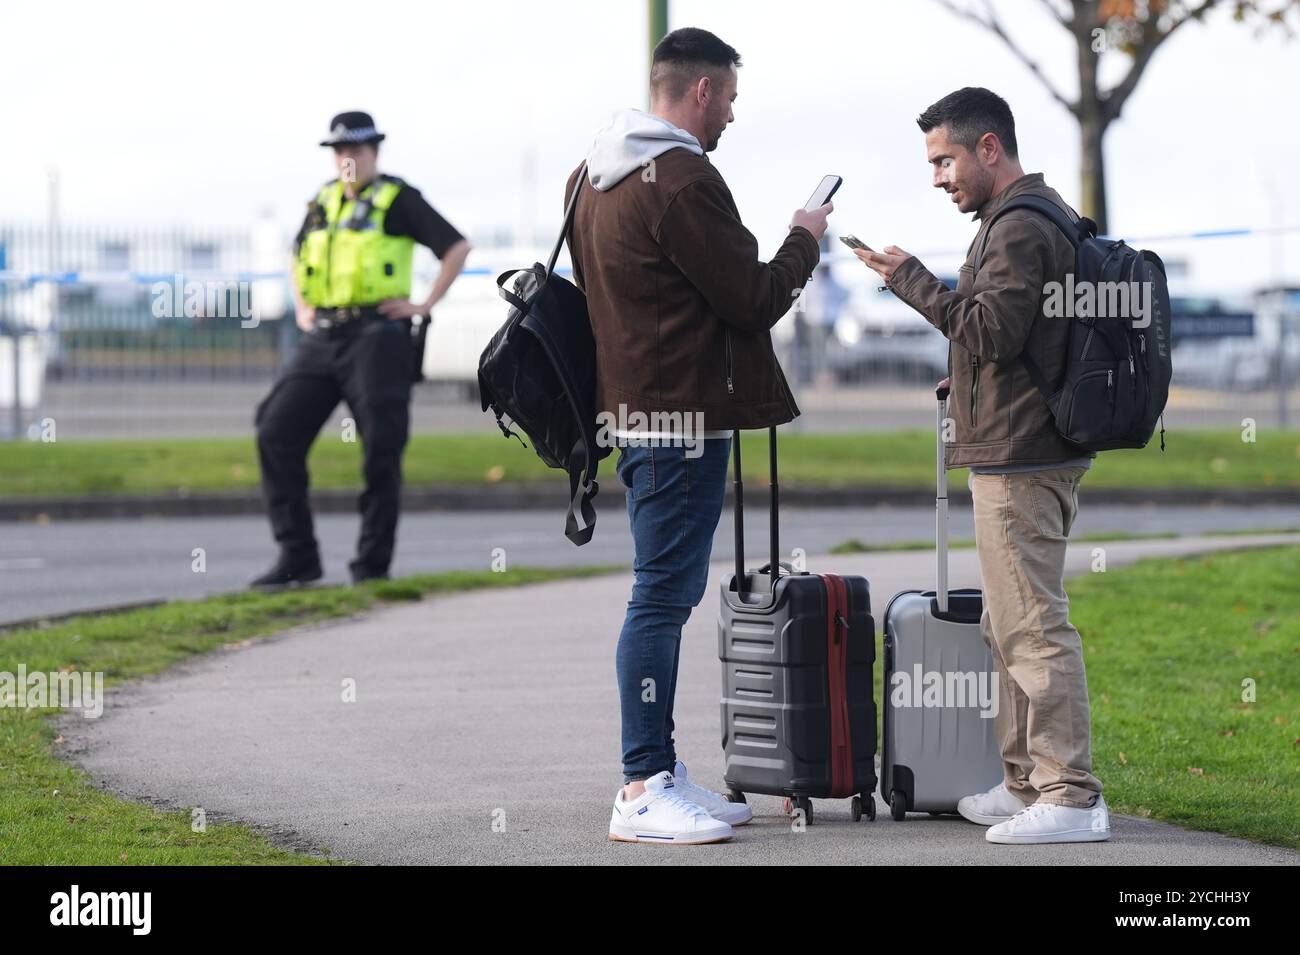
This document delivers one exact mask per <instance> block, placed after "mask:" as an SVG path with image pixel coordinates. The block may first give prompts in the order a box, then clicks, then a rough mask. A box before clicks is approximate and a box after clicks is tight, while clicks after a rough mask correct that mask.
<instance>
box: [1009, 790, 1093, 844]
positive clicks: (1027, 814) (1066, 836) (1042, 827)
mask: <svg viewBox="0 0 1300 955" xmlns="http://www.w3.org/2000/svg"><path fill="white" fill-rule="evenodd" d="M984 838H985V839H987V840H988V841H989V842H996V843H1000V844H1002V845H1031V844H1041V843H1048V842H1105V841H1106V840H1107V839H1109V838H1110V812H1109V811H1108V810H1107V809H1106V800H1105V799H1103V798H1102V797H1101V796H1098V797H1097V801H1096V802H1095V803H1094V804H1093V805H1092V806H1091V808H1088V809H1073V808H1071V807H1070V806H1058V805H1056V804H1055V803H1048V802H1036V803H1034V804H1033V805H1032V806H1027V807H1026V808H1024V809H1022V810H1021V811H1020V812H1018V813H1016V814H1015V815H1014V816H1012V817H1011V818H1010V819H1008V820H1007V821H1006V822H1000V823H998V824H997V825H996V826H994V827H993V828H991V829H989V831H988V832H986V833H984Z"/></svg>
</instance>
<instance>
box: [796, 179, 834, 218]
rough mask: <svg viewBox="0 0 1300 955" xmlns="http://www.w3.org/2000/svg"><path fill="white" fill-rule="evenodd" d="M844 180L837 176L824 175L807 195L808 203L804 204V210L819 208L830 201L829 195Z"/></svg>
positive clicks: (809, 210) (832, 193)
mask: <svg viewBox="0 0 1300 955" xmlns="http://www.w3.org/2000/svg"><path fill="white" fill-rule="evenodd" d="M843 181H844V180H843V179H841V178H840V177H839V176H824V177H822V181H821V182H819V183H818V184H817V188H816V189H814V190H813V194H812V195H811V196H809V197H808V204H807V205H806V206H804V207H803V208H804V211H805V212H812V211H813V210H814V209H820V208H821V207H822V206H824V205H826V203H828V202H830V201H831V196H833V195H835V190H836V189H838V188H839V187H840V183H842V182H843Z"/></svg>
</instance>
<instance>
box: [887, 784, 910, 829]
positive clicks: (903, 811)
mask: <svg viewBox="0 0 1300 955" xmlns="http://www.w3.org/2000/svg"><path fill="white" fill-rule="evenodd" d="M889 814H890V815H891V816H892V817H893V818H894V822H902V821H903V819H904V817H906V816H907V797H906V796H904V795H903V794H902V793H900V792H899V791H898V790H897V789H891V790H890V791H889Z"/></svg>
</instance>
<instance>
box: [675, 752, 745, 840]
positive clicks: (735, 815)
mask: <svg viewBox="0 0 1300 955" xmlns="http://www.w3.org/2000/svg"><path fill="white" fill-rule="evenodd" d="M673 781H674V782H675V783H676V784H677V788H678V789H680V790H681V792H682V795H683V796H685V797H686V798H687V799H689V800H690V801H691V802H693V803H695V804H696V805H697V806H699V807H700V808H701V809H703V810H704V811H705V812H707V813H708V814H709V815H710V816H712V817H713V818H714V819H719V820H721V821H722V822H725V823H726V824H727V825H729V826H743V825H745V824H746V823H748V822H749V821H750V820H752V819H753V818H754V813H753V811H752V810H751V809H750V808H749V807H748V806H747V805H745V804H744V803H743V802H732V801H731V800H729V799H727V798H726V797H724V796H722V795H721V794H720V793H715V792H714V791H713V790H711V789H705V788H704V787H703V786H697V785H695V783H693V782H691V778H690V777H689V776H687V775H686V764H685V763H683V762H682V761H681V760H680V759H679V760H678V761H677V766H676V767H675V768H674V769H673Z"/></svg>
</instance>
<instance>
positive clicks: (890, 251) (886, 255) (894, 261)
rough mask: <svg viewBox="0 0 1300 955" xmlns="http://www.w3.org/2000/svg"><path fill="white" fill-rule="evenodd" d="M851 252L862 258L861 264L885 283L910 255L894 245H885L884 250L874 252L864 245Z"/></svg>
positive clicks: (887, 282)
mask: <svg viewBox="0 0 1300 955" xmlns="http://www.w3.org/2000/svg"><path fill="white" fill-rule="evenodd" d="M853 254H854V255H856V256H857V257H858V258H859V259H861V260H862V264H863V265H865V266H866V267H867V268H869V269H871V270H872V271H874V272H875V273H876V274H877V275H879V276H880V277H881V278H882V279H884V280H885V284H886V285H888V284H889V280H890V279H892V278H893V277H894V272H895V271H896V270H897V269H898V267H899V266H900V265H902V264H903V263H904V262H906V261H907V260H908V259H910V258H911V257H912V253H910V252H904V251H903V250H902V249H900V248H899V247H898V246H896V245H887V246H885V251H884V252H874V251H872V250H871V249H869V248H867V247H866V246H865V245H864V246H863V247H862V248H860V249H854V250H853Z"/></svg>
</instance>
